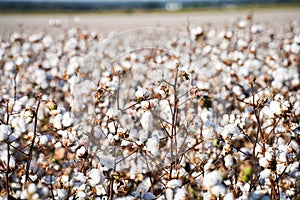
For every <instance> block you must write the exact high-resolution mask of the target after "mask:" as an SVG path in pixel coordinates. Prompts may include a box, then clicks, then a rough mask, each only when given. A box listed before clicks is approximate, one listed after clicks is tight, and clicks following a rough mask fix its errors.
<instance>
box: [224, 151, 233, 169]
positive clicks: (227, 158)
mask: <svg viewBox="0 0 300 200" xmlns="http://www.w3.org/2000/svg"><path fill="white" fill-rule="evenodd" d="M224 161H225V167H227V168H228V169H231V167H232V166H233V164H234V160H233V156H232V155H231V154H228V155H227V156H225V158H224Z"/></svg>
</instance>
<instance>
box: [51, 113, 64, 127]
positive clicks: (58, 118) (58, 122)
mask: <svg viewBox="0 0 300 200" xmlns="http://www.w3.org/2000/svg"><path fill="white" fill-rule="evenodd" d="M62 118H63V116H62V114H58V115H56V116H55V118H54V120H53V126H54V128H56V129H61V128H62V122H61V121H62Z"/></svg>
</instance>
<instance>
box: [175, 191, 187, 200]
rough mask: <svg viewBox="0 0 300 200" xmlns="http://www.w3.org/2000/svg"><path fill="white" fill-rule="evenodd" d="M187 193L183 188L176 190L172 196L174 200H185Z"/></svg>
mask: <svg viewBox="0 0 300 200" xmlns="http://www.w3.org/2000/svg"><path fill="white" fill-rule="evenodd" d="M186 195H187V192H186V190H185V189H184V188H177V189H176V192H175V196H174V200H181V199H186Z"/></svg>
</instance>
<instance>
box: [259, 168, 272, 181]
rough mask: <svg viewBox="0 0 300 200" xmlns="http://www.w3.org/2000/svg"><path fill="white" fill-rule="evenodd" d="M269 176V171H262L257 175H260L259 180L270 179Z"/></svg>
mask: <svg viewBox="0 0 300 200" xmlns="http://www.w3.org/2000/svg"><path fill="white" fill-rule="evenodd" d="M270 174H271V170H270V169H264V170H262V171H261V172H260V173H259V175H260V178H263V179H265V178H269V177H270Z"/></svg>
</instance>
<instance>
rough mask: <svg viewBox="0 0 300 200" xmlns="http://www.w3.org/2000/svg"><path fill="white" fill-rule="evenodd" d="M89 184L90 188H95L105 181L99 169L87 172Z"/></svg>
mask: <svg viewBox="0 0 300 200" xmlns="http://www.w3.org/2000/svg"><path fill="white" fill-rule="evenodd" d="M88 177H89V180H88V182H89V184H90V186H92V187H95V186H96V185H98V184H102V183H103V182H104V180H105V177H104V175H103V174H102V172H101V170H100V169H92V170H91V171H89V172H88Z"/></svg>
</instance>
